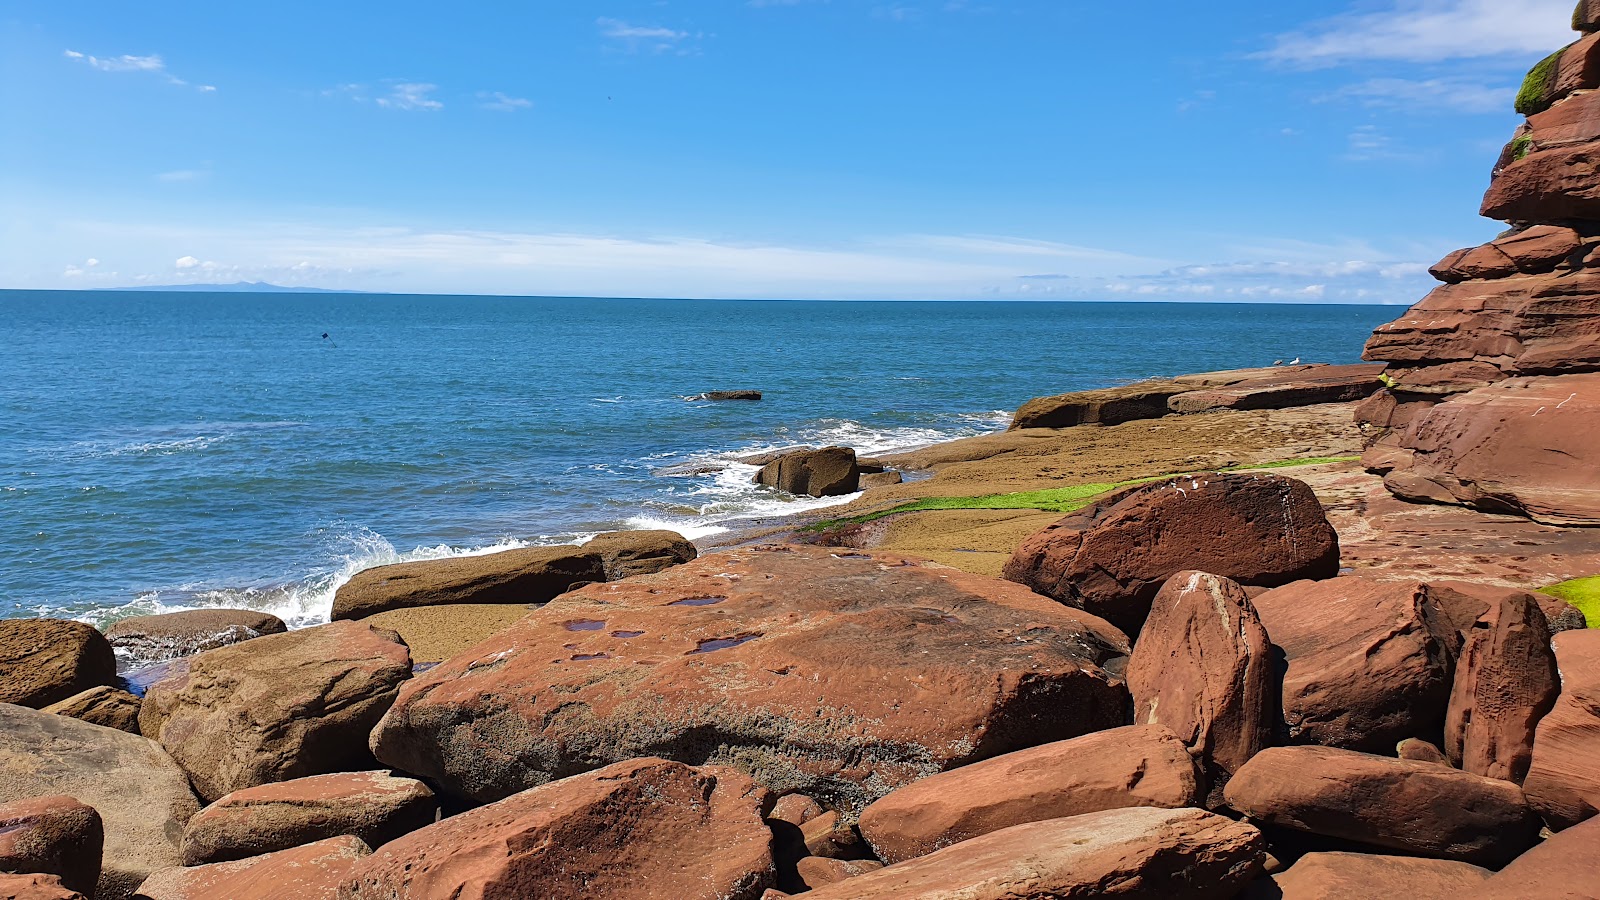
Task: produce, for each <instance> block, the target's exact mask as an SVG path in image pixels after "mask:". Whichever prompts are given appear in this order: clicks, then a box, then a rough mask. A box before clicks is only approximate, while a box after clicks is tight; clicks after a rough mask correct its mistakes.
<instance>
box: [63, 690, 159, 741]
mask: <svg viewBox="0 0 1600 900" xmlns="http://www.w3.org/2000/svg"><path fill="white" fill-rule="evenodd" d="M142 703H143V701H142V700H140V699H139V698H138V697H135V696H134V695H132V694H130V693H128V692H127V691H124V690H119V689H117V688H114V687H106V686H105V685H101V686H100V687H92V688H90V689H88V690H87V691H84V692H83V693H81V694H74V695H72V696H71V697H68V698H67V699H65V700H62V701H61V702H59V703H52V704H50V705H49V706H46V707H45V708H44V712H47V713H53V714H55V715H58V716H68V717H70V718H73V719H81V720H83V721H85V722H88V723H89V724H91V725H99V726H102V727H104V728H115V729H117V730H118V731H126V732H128V733H129V734H138V733H139V707H140V705H141V704H142Z"/></svg>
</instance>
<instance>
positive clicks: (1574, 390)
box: [1384, 316, 1600, 525]
mask: <svg viewBox="0 0 1600 900" xmlns="http://www.w3.org/2000/svg"><path fill="white" fill-rule="evenodd" d="M1596 321H1597V322H1600V316H1597V317H1596ZM1597 437H1600V373H1589V374H1581V375H1566V376H1561V377H1557V378H1513V379H1510V380H1508V381H1503V382H1500V383H1499V384H1496V385H1493V386H1491V387H1486V388H1482V389H1479V390H1475V391H1472V392H1470V393H1467V394H1463V395H1460V396H1457V397H1452V398H1450V399H1449V400H1446V401H1445V402H1443V403H1440V404H1438V405H1437V406H1434V407H1433V408H1431V409H1430V410H1428V412H1427V413H1426V414H1424V416H1423V417H1422V419H1420V420H1419V421H1417V422H1416V423H1414V424H1413V425H1412V426H1411V429H1410V431H1409V439H1408V445H1409V446H1410V447H1411V448H1413V449H1414V451H1415V452H1414V453H1413V454H1412V456H1411V459H1410V462H1409V464H1408V465H1404V466H1400V467H1397V468H1395V469H1394V470H1393V471H1391V472H1390V473H1389V474H1388V475H1387V476H1386V477H1385V480H1384V484H1385V486H1387V487H1388V488H1389V490H1390V491H1392V492H1393V493H1394V494H1395V495H1396V496H1399V497H1401V498H1403V499H1409V500H1424V501H1432V502H1445V503H1462V504H1465V505H1468V506H1473V507H1477V508H1479V509H1483V510H1486V511H1489V512H1513V513H1517V514H1520V515H1525V516H1528V517H1529V518H1531V519H1533V520H1535V521H1538V522H1543V523H1546V524H1553V525H1597V524H1600V440H1597Z"/></svg>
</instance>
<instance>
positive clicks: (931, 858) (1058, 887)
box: [805, 808, 1265, 900]
mask: <svg viewBox="0 0 1600 900" xmlns="http://www.w3.org/2000/svg"><path fill="white" fill-rule="evenodd" d="M1264 846H1265V845H1264V842H1263V841H1262V838H1261V833H1260V832H1258V831H1257V830H1256V829H1254V828H1252V827H1250V826H1249V825H1246V824H1244V823H1242V822H1233V821H1230V820H1228V819H1225V818H1223V817H1222V816H1218V815H1213V814H1212V813H1208V812H1205V811H1204V810H1199V809H1149V808H1145V809H1114V810H1108V811H1105V812H1097V813H1089V814H1087V815H1082V816H1073V817H1071V818H1065V819H1047V820H1045V821H1042V822H1030V823H1027V824H1025V825H1014V826H1012V827H1010V828H1006V829H1004V830H1001V831H995V832H991V833H989V834H986V835H983V836H982V837H977V838H973V839H972V840H970V841H963V842H961V843H959V844H955V845H954V846H950V847H946V848H944V849H943V850H940V851H938V852H936V853H932V854H929V855H928V856H923V857H920V858H917V859H913V860H910V861H909V862H903V863H900V864H898V865H893V866H889V867H888V868H886V869H879V870H878V871H876V872H868V873H866V874H864V875H858V876H856V877H854V878H851V879H850V880H848V881H845V882H842V883H840V884H835V885H833V886H831V887H824V888H822V889H820V890H815V891H811V892H810V893H808V894H806V895H805V896H806V897H807V898H808V900H913V898H915V900H1016V898H1033V897H1037V898H1047V897H1097V896H1106V895H1111V894H1113V893H1114V895H1115V896H1116V897H1118V898H1123V900H1229V898H1232V897H1235V896H1237V895H1238V894H1239V891H1240V890H1241V889H1242V888H1243V887H1244V886H1245V885H1246V884H1248V883H1249V882H1250V880H1251V879H1253V878H1254V877H1255V875H1256V873H1257V872H1259V871H1260V870H1261V860H1262V857H1263V850H1264Z"/></svg>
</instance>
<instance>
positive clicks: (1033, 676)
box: [372, 547, 1128, 810]
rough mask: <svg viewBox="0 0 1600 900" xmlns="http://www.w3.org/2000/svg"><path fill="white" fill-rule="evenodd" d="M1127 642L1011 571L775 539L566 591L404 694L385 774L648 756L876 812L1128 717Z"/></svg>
mask: <svg viewBox="0 0 1600 900" xmlns="http://www.w3.org/2000/svg"><path fill="white" fill-rule="evenodd" d="M1127 653H1128V645H1127V643H1126V639H1125V638H1124V637H1123V635H1122V634H1121V633H1119V632H1118V631H1117V630H1116V629H1114V628H1112V627H1111V626H1110V625H1108V624H1107V623H1105V622H1104V621H1102V620H1100V619H1096V618H1094V617H1093V616H1089V615H1086V614H1084V613H1082V612H1080V611H1077V610H1073V609H1069V608H1066V607H1063V606H1060V605H1059V604H1056V603H1053V602H1051V601H1049V600H1046V599H1044V598H1042V597H1039V596H1037V595H1035V594H1033V593H1031V592H1029V591H1027V590H1025V589H1023V588H1020V587H1017V586H1016V585H1013V584H1009V583H1007V582H1003V581H998V580H995V579H990V578H983V577H981V576H976V575H969V574H966V573H963V572H958V571H955V570H953V569H947V568H944V567H940V566H934V565H931V564H926V563H921V562H916V561H912V560H908V559H905V558H902V557H896V556H891V555H887V554H871V555H869V554H863V553H843V552H839V553H835V552H829V551H828V550H826V549H822V548H800V547H760V548H752V549H747V550H739V551H733V552H728V553H722V554H717V555H715V556H708V557H703V558H701V559H700V560H698V561H696V562H694V563H690V564H688V565H685V566H680V567H677V568H674V569H670V570H668V571H666V572H663V573H661V574H659V575H653V576H649V577H646V578H640V579H634V580H631V581H627V582H622V583H619V584H608V585H592V586H590V587H587V588H584V589H583V590H581V591H577V592H574V593H571V594H568V595H566V596H564V597H561V598H559V599H558V600H556V601H554V602H552V603H551V604H549V605H548V606H546V607H544V608H543V609H541V610H539V611H538V612H536V613H533V614H532V615H530V616H528V617H527V618H525V619H523V620H522V621H521V622H519V623H518V624H517V625H515V626H513V627H512V628H510V629H509V630H507V631H505V632H502V633H500V634H499V635H496V636H495V637H493V638H490V639H489V640H488V641H485V642H484V643H483V644H480V645H478V646H477V647H476V648H474V649H473V650H471V651H468V652H467V653H464V654H462V655H460V656H458V657H456V658H454V659H452V660H450V661H448V662H446V663H444V664H443V665H441V666H439V667H438V668H436V669H433V670H431V671H428V672H425V673H423V674H421V675H419V676H418V677H417V678H416V679H415V680H414V681H412V682H411V683H410V684H408V685H407V686H406V687H405V688H404V689H403V690H402V691H401V694H400V697H399V699H398V700H397V701H396V703H395V705H394V707H393V709H391V710H390V711H389V713H388V715H386V716H385V717H384V719H383V722H382V723H381V724H380V725H379V726H378V728H377V730H376V731H375V732H374V733H373V737H372V746H373V750H374V751H375V752H376V754H377V756H378V758H379V759H380V760H381V761H383V762H384V763H386V764H388V765H392V766H394V767H396V768H398V769H401V770H403V771H406V772H409V773H412V774H415V775H418V776H421V777H424V778H427V779H429V780H430V781H431V782H433V783H436V784H439V785H442V786H444V787H445V788H447V789H448V790H450V791H453V792H456V793H459V794H463V795H466V796H468V797H472V798H474V799H477V800H481V801H487V800H495V799H499V798H501V797H506V796H510V795H511V794H514V793H517V792H518V791H521V790H526V789H527V788H530V787H535V786H538V785H541V784H544V783H546V782H549V781H551V780H553V779H556V778H562V777H565V776H568V775H572V774H575V773H578V772H583V771H587V770H590V769H595V768H599V767H601V766H604V765H608V764H610V763H613V762H618V761H621V760H626V759H631V758H635V757H640V756H660V757H664V758H670V759H676V760H679V761H682V762H686V763H690V764H697V765H698V764H706V763H713V764H722V765H730V766H733V767H735V768H739V769H741V770H744V771H747V772H749V773H751V774H752V775H754V776H755V777H756V778H757V780H759V781H761V782H762V783H764V784H766V785H767V786H768V787H770V788H772V789H774V790H776V791H779V792H784V793H789V792H803V793H806V794H809V795H811V796H814V797H817V798H819V799H822V800H824V801H825V802H827V803H828V804H829V805H831V806H834V807H837V808H841V809H848V810H858V809H860V808H861V807H863V806H865V805H866V804H867V803H870V802H872V801H873V800H876V799H877V798H879V797H881V796H883V795H884V794H886V793H888V792H889V791H891V790H893V789H894V788H896V787H899V786H901V785H904V784H907V783H910V782H911V781H914V780H916V779H918V778H921V777H925V776H927V775H932V774H934V773H936V772H940V771H944V770H945V769H949V768H952V767H955V766H959V765H964V764H966V763H970V762H974V761H976V760H979V759H983V758H986V757H989V756H995V755H998V754H1000V753H1006V752H1009V751H1012V750H1016V749H1020V748H1023V747H1029V746H1034V745H1037V744H1042V743H1048V742H1050V741H1056V740H1064V739H1067V738H1071V737H1075V736H1077V735H1080V734H1085V733H1088V732H1092V731H1100V730H1103V729H1105V728H1111V727H1115V726H1118V725H1121V724H1123V723H1124V722H1125V721H1126V719H1125V717H1126V715H1127V702H1128V700H1127V690H1126V688H1125V687H1124V686H1123V684H1122V680H1121V678H1120V677H1119V676H1118V675H1117V674H1115V672H1117V671H1120V668H1121V666H1122V664H1123V663H1124V662H1125V658H1126V654H1127Z"/></svg>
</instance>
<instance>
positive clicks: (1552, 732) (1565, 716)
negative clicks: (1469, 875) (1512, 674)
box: [1523, 631, 1600, 829]
mask: <svg viewBox="0 0 1600 900" xmlns="http://www.w3.org/2000/svg"><path fill="white" fill-rule="evenodd" d="M1554 643H1555V652H1556V663H1557V668H1558V670H1559V671H1560V675H1561V695H1560V696H1559V697H1558V698H1556V702H1555V706H1554V707H1553V708H1552V709H1551V710H1550V714H1549V715H1547V716H1545V717H1544V718H1543V719H1541V720H1540V722H1539V726H1538V730H1537V731H1536V732H1535V736H1534V740H1533V765H1532V767H1531V768H1530V769H1529V771H1528V777H1527V780H1525V781H1524V782H1523V790H1524V791H1525V792H1526V793H1527V795H1528V802H1530V803H1532V804H1533V807H1534V809H1536V810H1538V811H1539V814H1540V815H1542V816H1544V818H1545V820H1546V821H1547V822H1549V823H1550V825H1551V827H1553V828H1557V829H1561V828H1570V827H1571V826H1573V825H1576V824H1577V823H1579V822H1581V821H1583V820H1585V819H1588V818H1590V817H1592V816H1593V815H1594V814H1595V810H1596V809H1597V808H1600V765H1597V764H1596V761H1597V760H1600V631H1568V632H1563V633H1562V634H1558V635H1556V637H1555V642H1554Z"/></svg>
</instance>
